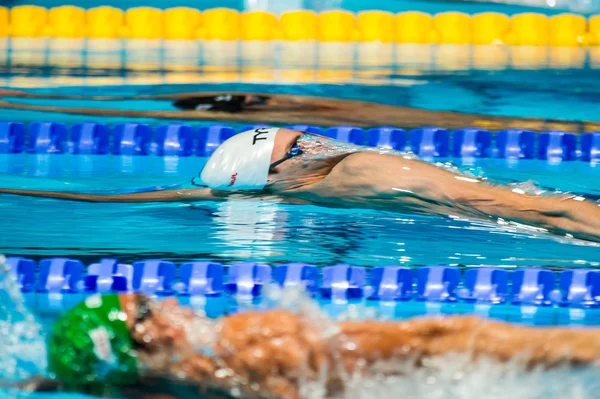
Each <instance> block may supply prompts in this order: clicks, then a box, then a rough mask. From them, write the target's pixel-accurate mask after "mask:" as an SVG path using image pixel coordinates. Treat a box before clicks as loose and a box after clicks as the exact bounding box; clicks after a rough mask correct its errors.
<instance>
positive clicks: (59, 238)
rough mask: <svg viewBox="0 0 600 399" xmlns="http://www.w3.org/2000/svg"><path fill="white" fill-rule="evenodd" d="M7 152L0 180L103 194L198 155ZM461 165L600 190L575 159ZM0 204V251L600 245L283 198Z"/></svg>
mask: <svg viewBox="0 0 600 399" xmlns="http://www.w3.org/2000/svg"><path fill="white" fill-rule="evenodd" d="M39 157H43V160H44V162H40V159H39ZM2 160H3V157H0V165H2ZM4 160H5V161H6V162H9V163H10V167H11V168H13V170H19V171H20V173H18V174H0V186H2V187H11V188H24V189H41V190H60V191H77V192H102V193H110V192H122V191H123V190H129V189H135V188H144V187H149V186H150V187H151V186H157V185H160V186H164V185H169V184H183V185H186V184H187V183H188V182H189V180H190V178H191V177H192V176H194V175H196V174H197V173H198V171H199V170H200V169H201V168H202V166H203V164H204V162H205V159H202V158H196V157H189V158H168V157H166V158H158V157H113V156H89V157H86V156H80V155H75V156H71V155H32V154H28V155H5V156H4ZM7 160H10V161H7ZM5 165H6V164H5ZM124 165H125V166H124ZM461 168H462V169H463V170H464V171H467V172H470V173H472V174H475V175H483V176H489V177H490V178H491V179H493V180H496V181H504V182H511V181H526V180H532V181H537V182H538V183H539V184H540V185H543V186H546V187H550V188H556V189H560V190H562V191H571V192H577V193H581V194H590V195H594V194H595V195H597V194H599V193H600V192H598V191H597V190H598V189H595V190H594V189H591V188H589V187H590V186H591V184H590V182H593V181H598V176H600V169H598V168H595V167H594V166H593V165H590V164H586V163H583V162H565V163H563V164H560V165H548V164H547V163H545V162H542V161H521V162H519V163H518V164H516V165H513V166H512V167H511V168H508V167H507V166H506V164H505V161H499V160H487V161H486V160H480V161H479V162H478V163H477V164H476V165H466V166H462V167H461ZM0 169H1V168H0ZM0 204H1V206H2V210H3V213H2V215H3V216H2V219H3V223H2V224H1V225H0V252H3V253H5V254H7V255H26V256H29V257H34V258H39V257H50V256H69V257H74V258H79V259H84V260H87V261H91V260H96V259H99V258H101V257H113V256H114V257H117V258H119V259H122V260H125V261H133V260H139V259H143V258H164V259H171V260H178V261H180V260H189V259H215V260H217V259H218V260H221V261H223V262H231V261H240V260H252V261H258V262H266V263H279V262H284V261H302V262H307V263H314V264H318V265H330V264H334V263H350V264H355V265H364V266H376V265H387V264H405V265H433V264H458V265H481V264H485V265H498V266H506V267H513V266H515V265H547V266H557V267H578V266H588V267H589V266H594V265H597V264H598V263H597V262H598V261H600V246H598V245H595V244H590V243H583V242H581V241H576V240H572V239H567V238H559V237H556V236H552V235H549V234H538V233H532V232H528V231H525V230H519V229H515V228H508V229H507V228H504V227H501V226H498V225H496V224H494V223H492V222H482V221H476V220H473V221H467V220H461V219H458V218H441V217H431V216H429V217H428V216H414V215H402V214H394V213H391V212H389V213H387V212H375V211H371V210H362V209H350V210H347V209H329V208H322V207H318V206H311V205H287V204H282V203H280V202H279V201H278V200H276V199H261V200H257V199H239V200H236V199H231V200H227V201H225V202H212V201H204V202H197V203H194V204H177V203H176V204H173V203H163V204H158V203H154V204H94V203H78V202H67V201H60V200H51V199H38V198H25V197H16V196H10V195H2V196H0ZM432 242H433V243H435V244H434V245H435V246H434V248H433V251H432V246H431V243H432Z"/></svg>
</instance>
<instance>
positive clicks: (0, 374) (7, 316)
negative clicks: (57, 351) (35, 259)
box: [0, 256, 47, 382]
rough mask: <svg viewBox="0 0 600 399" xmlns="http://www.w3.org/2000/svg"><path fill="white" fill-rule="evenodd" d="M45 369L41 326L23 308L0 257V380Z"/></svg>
mask: <svg viewBox="0 0 600 399" xmlns="http://www.w3.org/2000/svg"><path fill="white" fill-rule="evenodd" d="M46 369H47V356H46V344H45V339H44V334H43V330H42V326H41V324H40V323H38V322H37V321H36V320H35V317H34V316H33V314H32V313H31V312H30V311H29V310H28V309H27V308H26V307H25V301H24V299H23V296H22V294H21V291H20V289H19V287H18V285H17V283H16V277H15V275H14V272H13V271H12V270H9V269H8V267H7V266H6V264H5V258H4V257H3V256H0V381H3V382H17V381H23V380H26V379H28V378H30V377H32V376H34V375H44V374H45V373H46Z"/></svg>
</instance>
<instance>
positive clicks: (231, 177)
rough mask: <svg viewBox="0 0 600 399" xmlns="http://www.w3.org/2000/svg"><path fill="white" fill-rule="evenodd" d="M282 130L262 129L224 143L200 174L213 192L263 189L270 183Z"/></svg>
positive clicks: (244, 133)
mask: <svg viewBox="0 0 600 399" xmlns="http://www.w3.org/2000/svg"><path fill="white" fill-rule="evenodd" d="M278 131H279V128H261V129H254V130H248V131H246V132H242V133H239V134H236V135H235V136H233V137H230V138H229V139H227V140H225V142H224V143H223V144H221V145H220V146H219V147H218V148H217V149H216V151H215V152H214V153H213V154H212V155H211V156H210V158H209V159H208V162H207V163H206V166H204V169H203V170H202V173H201V174H200V179H201V180H202V182H203V183H204V184H206V185H207V186H208V187H210V188H212V189H214V190H261V189H262V188H263V187H264V186H265V185H266V184H267V177H268V175H269V166H270V165H271V153H272V152H273V146H274V145H275V135H276V134H277V132H278Z"/></svg>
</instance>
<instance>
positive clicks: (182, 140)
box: [0, 122, 600, 162]
mask: <svg viewBox="0 0 600 399" xmlns="http://www.w3.org/2000/svg"><path fill="white" fill-rule="evenodd" d="M261 127H269V126H268V125H248V126H244V127H243V128H242V129H239V130H236V129H234V128H232V127H229V126H225V125H213V126H207V127H201V128H194V127H192V126H189V125H183V124H169V125H162V126H158V127H157V128H156V129H154V128H153V127H151V126H150V125H146V124H140V123H124V124H118V125H115V126H112V127H110V126H108V125H105V124H101V123H93V122H88V123H81V124H76V125H73V126H71V127H70V128H69V127H67V126H66V125H65V124H62V123H55V122H34V123H31V124H30V125H29V126H26V125H24V124H22V123H18V122H0V153H4V154H15V153H22V152H28V153H36V154H50V153H58V154H61V153H71V154H95V155H103V154H113V155H135V156H144V155H156V156H180V157H186V156H192V155H196V156H200V157H207V156H210V155H211V154H212V153H213V152H214V150H215V149H216V148H217V147H218V146H219V145H220V144H221V143H223V142H224V141H225V140H227V139H228V138H230V137H232V136H233V135H235V134H237V133H239V132H241V131H245V130H250V129H256V128H261ZM289 128H291V129H295V130H298V131H306V132H310V133H316V134H322V135H325V136H327V137H331V138H334V139H337V140H341V141H345V142H350V143H353V144H358V145H369V146H373V147H385V148H392V149H395V150H399V151H411V152H414V153H415V154H417V155H419V156H421V157H423V158H447V157H454V158H510V159H542V160H548V161H550V162H554V161H557V160H558V161H574V160H578V159H579V160H582V161H586V162H598V161H600V132H592V133H586V134H582V135H580V136H577V135H575V134H573V133H569V132H563V131H549V132H542V133H539V134H536V133H534V132H533V131H530V130H523V129H508V130H502V131H499V132H496V133H495V134H494V133H493V132H490V131H488V130H484V129H478V128H472V127H467V128H464V129H459V130H455V131H453V132H449V131H448V130H446V129H444V128H441V127H437V126H430V127H424V128H419V129H413V130H411V131H409V132H405V131H404V130H403V129H399V128H396V127H392V126H383V127H377V128H372V129H368V130H366V131H365V130H363V129H361V128H358V127H354V126H336V127H330V128H327V129H322V128H320V127H318V126H309V125H294V126H289Z"/></svg>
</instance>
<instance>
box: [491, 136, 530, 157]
mask: <svg viewBox="0 0 600 399" xmlns="http://www.w3.org/2000/svg"><path fill="white" fill-rule="evenodd" d="M496 149H497V153H496V156H497V157H498V158H515V159H533V158H534V156H535V133H534V132H532V131H529V130H521V129H508V130H502V131H499V132H498V133H496Z"/></svg>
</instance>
